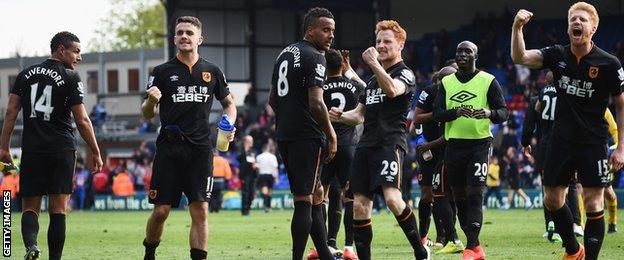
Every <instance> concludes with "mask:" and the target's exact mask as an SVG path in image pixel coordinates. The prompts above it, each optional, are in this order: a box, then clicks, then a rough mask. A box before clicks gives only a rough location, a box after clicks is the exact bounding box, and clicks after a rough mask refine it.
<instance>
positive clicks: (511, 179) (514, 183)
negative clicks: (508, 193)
mask: <svg viewBox="0 0 624 260" xmlns="http://www.w3.org/2000/svg"><path fill="white" fill-rule="evenodd" d="M507 182H508V184H509V188H510V189H512V190H517V189H520V176H519V174H518V173H512V174H509V175H508V176H507Z"/></svg>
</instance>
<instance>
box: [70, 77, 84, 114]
mask: <svg viewBox="0 0 624 260" xmlns="http://www.w3.org/2000/svg"><path fill="white" fill-rule="evenodd" d="M68 74H69V76H70V79H71V80H70V83H69V85H68V91H69V93H68V95H67V104H68V105H69V107H73V106H75V105H78V104H82V99H83V98H84V85H83V84H82V81H81V80H80V75H78V73H76V72H73V71H72V72H70V73H68Z"/></svg>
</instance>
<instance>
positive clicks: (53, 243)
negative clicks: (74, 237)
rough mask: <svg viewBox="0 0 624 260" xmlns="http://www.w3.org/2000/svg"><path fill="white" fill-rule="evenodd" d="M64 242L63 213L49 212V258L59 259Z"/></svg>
mask: <svg viewBox="0 0 624 260" xmlns="http://www.w3.org/2000/svg"><path fill="white" fill-rule="evenodd" d="M64 244H65V214H50V225H49V226H48V250H49V251H50V252H49V256H50V259H51V260H52V259H61V256H62V255H63V245H64Z"/></svg>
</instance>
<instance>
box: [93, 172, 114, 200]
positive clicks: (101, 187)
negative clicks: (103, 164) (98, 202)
mask: <svg viewBox="0 0 624 260" xmlns="http://www.w3.org/2000/svg"><path fill="white" fill-rule="evenodd" d="M109 178H110V176H109V174H108V171H104V170H102V171H100V172H97V173H95V174H94V175H93V191H94V192H95V194H110V186H109V185H108V184H109Z"/></svg>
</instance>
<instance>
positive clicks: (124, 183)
mask: <svg viewBox="0 0 624 260" xmlns="http://www.w3.org/2000/svg"><path fill="white" fill-rule="evenodd" d="M113 195H115V196H119V197H127V196H133V195H134V183H133V182H132V175H131V174H130V173H128V171H127V170H126V169H125V168H124V169H122V171H121V172H119V173H118V174H117V176H115V178H114V179H113Z"/></svg>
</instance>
